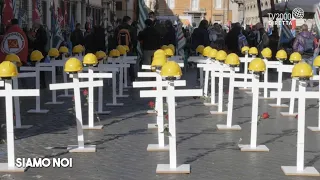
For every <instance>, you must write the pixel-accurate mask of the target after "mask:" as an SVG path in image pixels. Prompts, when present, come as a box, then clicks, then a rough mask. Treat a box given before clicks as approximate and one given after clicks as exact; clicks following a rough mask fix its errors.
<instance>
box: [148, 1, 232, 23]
mask: <svg viewBox="0 0 320 180" xmlns="http://www.w3.org/2000/svg"><path fill="white" fill-rule="evenodd" d="M145 1H151V0H145ZM157 3H158V5H157V6H158V9H157V12H158V14H159V16H171V15H179V16H191V17H192V21H193V22H196V23H197V24H198V23H199V21H200V20H202V19H206V20H208V21H211V22H212V23H215V22H217V23H221V24H228V23H229V22H236V21H237V18H236V17H237V13H238V10H237V7H238V6H237V4H233V3H231V2H230V1H229V0H158V1H157Z"/></svg>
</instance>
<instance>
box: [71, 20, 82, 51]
mask: <svg viewBox="0 0 320 180" xmlns="http://www.w3.org/2000/svg"><path fill="white" fill-rule="evenodd" d="M80 26H81V25H80V23H77V24H76V29H75V30H74V31H73V32H72V33H71V37H70V40H71V42H72V47H74V46H76V45H79V44H80V45H84V37H83V33H82V31H81V29H80Z"/></svg>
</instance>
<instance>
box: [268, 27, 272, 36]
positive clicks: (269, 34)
mask: <svg viewBox="0 0 320 180" xmlns="http://www.w3.org/2000/svg"><path fill="white" fill-rule="evenodd" d="M267 33H268V36H271V35H272V28H271V26H270V25H268V29H267Z"/></svg>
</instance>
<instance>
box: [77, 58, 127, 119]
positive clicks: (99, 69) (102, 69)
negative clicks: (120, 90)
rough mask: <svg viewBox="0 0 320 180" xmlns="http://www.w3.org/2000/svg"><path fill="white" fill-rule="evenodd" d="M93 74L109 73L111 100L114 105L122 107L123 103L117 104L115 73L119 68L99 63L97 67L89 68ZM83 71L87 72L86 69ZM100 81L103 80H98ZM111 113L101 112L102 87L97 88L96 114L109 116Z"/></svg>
mask: <svg viewBox="0 0 320 180" xmlns="http://www.w3.org/2000/svg"><path fill="white" fill-rule="evenodd" d="M91 68H92V70H93V71H94V72H100V73H103V72H104V73H105V72H111V73H112V74H111V76H112V99H113V103H112V104H114V105H123V103H122V104H121V103H119V104H118V103H117V83H116V81H117V75H116V73H117V72H119V66H117V65H111V64H101V63H99V65H98V67H91ZM83 71H88V68H87V67H84V68H83ZM100 80H103V79H102V78H100ZM110 113H111V111H103V87H99V88H98V111H97V114H110Z"/></svg>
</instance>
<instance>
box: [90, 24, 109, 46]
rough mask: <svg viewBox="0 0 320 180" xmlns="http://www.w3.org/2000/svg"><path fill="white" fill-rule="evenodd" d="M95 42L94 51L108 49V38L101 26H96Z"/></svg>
mask: <svg viewBox="0 0 320 180" xmlns="http://www.w3.org/2000/svg"><path fill="white" fill-rule="evenodd" d="M92 38H93V42H94V52H97V51H103V52H105V51H106V39H105V33H104V29H103V27H101V26H95V27H94V30H93V34H92Z"/></svg>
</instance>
